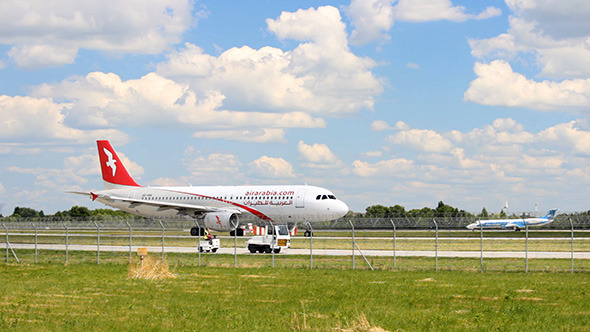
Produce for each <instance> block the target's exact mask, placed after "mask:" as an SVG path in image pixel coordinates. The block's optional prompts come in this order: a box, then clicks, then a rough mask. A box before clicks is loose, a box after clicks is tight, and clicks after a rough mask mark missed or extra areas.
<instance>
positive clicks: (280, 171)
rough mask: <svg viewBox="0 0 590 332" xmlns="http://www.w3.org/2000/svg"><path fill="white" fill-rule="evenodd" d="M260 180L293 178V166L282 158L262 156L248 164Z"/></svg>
mask: <svg viewBox="0 0 590 332" xmlns="http://www.w3.org/2000/svg"><path fill="white" fill-rule="evenodd" d="M248 165H249V166H250V167H251V168H252V169H253V170H254V172H255V173H256V174H257V175H258V176H260V177H262V178H273V179H277V178H278V179H282V178H293V177H295V171H294V170H293V166H292V165H291V164H290V163H289V162H288V161H286V160H285V159H283V158H273V157H268V156H262V157H260V158H258V159H256V160H254V161H253V162H251V163H249V164H248Z"/></svg>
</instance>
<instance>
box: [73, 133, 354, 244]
mask: <svg viewBox="0 0 590 332" xmlns="http://www.w3.org/2000/svg"><path fill="white" fill-rule="evenodd" d="M97 145H98V155H99V159H100V167H101V170H102V178H103V180H104V190H101V191H94V192H74V193H76V194H83V195H89V196H90V197H91V198H92V200H93V201H94V200H96V201H99V202H101V203H104V204H106V205H108V206H112V207H114V208H117V209H120V210H123V211H126V212H129V213H132V214H136V215H140V216H146V217H157V218H179V217H181V218H188V219H194V220H198V221H200V222H199V224H200V225H201V226H203V227H209V228H211V229H213V230H216V231H235V232H237V235H243V232H242V229H241V228H239V219H238V216H240V215H244V216H248V215H250V216H255V217H256V218H259V219H260V220H264V221H269V222H273V223H285V224H286V223H290V224H295V223H297V222H300V223H301V222H310V223H312V222H319V221H330V220H335V219H338V218H341V217H343V216H344V215H346V213H348V206H346V204H345V203H344V202H342V201H341V200H339V199H337V198H336V196H334V194H333V193H332V192H331V191H329V190H327V189H324V188H320V187H314V186H308V185H264V186H194V187H193V186H188V187H186V186H183V187H180V186H178V187H142V186H140V185H139V184H137V182H135V180H133V178H132V177H131V175H129V173H128V172H127V169H126V168H125V166H124V165H123V163H122V161H121V159H120V158H119V156H117V153H116V152H115V150H114V149H113V147H112V146H111V144H110V143H109V141H107V140H99V141H97Z"/></svg>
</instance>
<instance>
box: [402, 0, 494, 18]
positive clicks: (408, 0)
mask: <svg viewBox="0 0 590 332" xmlns="http://www.w3.org/2000/svg"><path fill="white" fill-rule="evenodd" d="M500 14H501V10H500V9H498V8H496V7H488V8H486V9H485V10H484V11H483V12H481V13H479V14H468V13H466V8H465V7H463V6H453V4H452V3H451V1H450V0H400V1H399V2H398V3H397V4H396V5H395V7H394V18H395V19H396V20H400V21H409V22H426V21H438V20H449V21H454V22H463V21H466V20H469V19H476V20H481V19H487V18H490V17H494V16H498V15H500Z"/></svg>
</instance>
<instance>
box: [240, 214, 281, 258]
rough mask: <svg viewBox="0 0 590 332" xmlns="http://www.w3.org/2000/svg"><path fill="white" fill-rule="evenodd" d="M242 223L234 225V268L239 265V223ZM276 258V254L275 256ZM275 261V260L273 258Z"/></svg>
mask: <svg viewBox="0 0 590 332" xmlns="http://www.w3.org/2000/svg"><path fill="white" fill-rule="evenodd" d="M239 224H240V223H239V222H236V224H235V225H234V268H236V267H238V225H239ZM273 258H274V256H273ZM273 263H274V260H273Z"/></svg>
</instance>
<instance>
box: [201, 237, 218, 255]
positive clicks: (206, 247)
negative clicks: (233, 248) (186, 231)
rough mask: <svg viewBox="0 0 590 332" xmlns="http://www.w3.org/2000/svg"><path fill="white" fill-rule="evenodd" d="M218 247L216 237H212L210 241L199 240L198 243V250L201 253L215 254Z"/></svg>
mask: <svg viewBox="0 0 590 332" xmlns="http://www.w3.org/2000/svg"><path fill="white" fill-rule="evenodd" d="M219 247H220V242H219V239H218V238H217V235H213V238H212V239H211V240H200V241H199V250H200V251H201V252H217V249H219Z"/></svg>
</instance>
